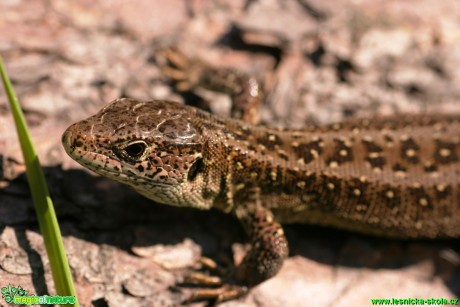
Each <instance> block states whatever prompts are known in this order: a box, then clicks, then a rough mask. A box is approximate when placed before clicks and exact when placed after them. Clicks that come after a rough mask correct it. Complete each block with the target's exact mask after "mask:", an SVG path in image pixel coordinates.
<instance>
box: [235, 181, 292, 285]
mask: <svg viewBox="0 0 460 307" xmlns="http://www.w3.org/2000/svg"><path fill="white" fill-rule="evenodd" d="M251 198H254V199H252V200H250V201H248V202H247V203H244V202H243V204H242V205H239V206H238V207H237V208H236V209H235V215H236V216H237V218H238V219H239V220H240V222H241V223H242V225H243V227H244V229H245V230H246V233H247V234H248V236H249V239H250V242H251V249H250V250H249V251H248V253H247V254H246V256H245V257H244V259H243V261H242V263H241V264H240V265H239V266H238V268H237V278H238V280H240V281H241V282H243V283H245V284H246V285H248V286H250V287H252V286H255V285H258V284H260V283H261V282H263V281H265V280H267V279H269V278H271V277H273V276H274V275H276V273H278V271H279V270H280V269H281V267H282V265H283V262H284V259H286V258H287V256H288V254H289V249H288V243H287V239H286V237H285V235H284V231H283V228H282V226H281V225H280V224H279V223H278V222H277V221H275V219H274V216H273V213H272V212H271V210H270V209H268V208H267V207H264V206H263V204H262V202H261V201H260V192H259V191H258V190H257V191H255V193H252V194H251Z"/></svg>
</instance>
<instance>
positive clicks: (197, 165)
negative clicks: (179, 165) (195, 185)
mask: <svg viewBox="0 0 460 307" xmlns="http://www.w3.org/2000/svg"><path fill="white" fill-rule="evenodd" d="M203 168H204V163H203V158H200V159H198V160H196V161H195V162H194V163H193V164H192V166H191V167H190V169H189V171H188V175H187V180H188V181H193V179H195V177H196V175H198V173H199V172H201V171H202V170H203Z"/></svg>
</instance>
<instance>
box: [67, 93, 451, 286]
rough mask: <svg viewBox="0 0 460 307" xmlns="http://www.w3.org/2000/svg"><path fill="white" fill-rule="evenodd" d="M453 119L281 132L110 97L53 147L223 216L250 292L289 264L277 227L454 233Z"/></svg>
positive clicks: (154, 192) (153, 194)
mask: <svg viewBox="0 0 460 307" xmlns="http://www.w3.org/2000/svg"><path fill="white" fill-rule="evenodd" d="M459 131H460V117H455V116H407V117H399V118H397V119H395V118H388V119H381V120H377V119H376V120H361V121H354V122H348V123H344V124H341V125H332V126H329V127H321V128H317V127H312V128H310V129H308V130H305V131H280V130H273V129H269V128H265V127H260V126H252V125H250V124H248V123H246V122H243V121H239V120H235V119H226V118H220V117H217V116H213V115H211V114H209V113H206V112H204V111H201V110H198V109H195V108H193V107H189V106H185V105H182V104H179V103H175V102H168V101H148V102H139V101H136V100H132V99H118V100H115V101H114V102H112V103H111V104H109V105H108V106H106V107H105V108H104V109H102V110H101V111H100V112H99V113H97V114H96V115H94V116H92V117H90V118H88V119H86V120H83V121H81V122H78V123H76V124H74V125H72V126H70V127H69V128H68V129H67V131H66V132H65V133H64V135H63V138H62V141H63V145H64V148H65V150H66V151H67V153H68V154H69V155H70V156H71V157H72V158H73V159H75V160H76V161H77V162H79V163H80V164H82V165H83V166H85V167H87V168H89V169H91V170H93V171H95V172H97V173H99V174H101V175H103V176H106V177H109V178H111V179H114V180H117V181H120V182H122V183H124V184H126V185H128V186H130V187H131V188H133V189H134V190H136V191H137V192H139V193H141V194H142V195H145V196H146V197H148V198H150V199H152V200H154V201H157V202H160V203H165V204H169V205H175V206H187V207H194V208H198V209H210V208H212V207H215V208H218V209H220V210H223V211H224V212H228V213H232V214H233V215H235V216H236V217H237V218H238V219H239V220H240V221H241V222H242V224H243V226H244V227H245V229H246V231H247V232H248V234H249V237H250V239H251V243H252V250H251V251H250V252H249V253H248V255H247V256H246V258H245V260H244V261H243V263H242V264H241V266H240V268H239V272H238V274H239V277H240V278H241V279H243V280H244V281H245V282H246V283H247V284H248V285H255V284H258V283H260V282H262V281H264V280H266V279H267V278H269V277H271V276H273V275H274V274H276V272H277V271H278V270H279V269H280V267H281V265H282V262H283V259H284V258H286V257H287V255H288V248H287V242H286V239H285V237H284V234H283V230H282V228H281V226H280V224H279V223H292V222H293V223H311V224H320V225H328V226H334V227H338V228H343V229H348V230H354V231H359V232H362V233H366V234H374V235H380V236H390V237H398V238H422V237H424V238H437V237H458V236H460V227H459V225H460V202H459V199H460V163H459V159H458V151H459V138H460V133H459Z"/></svg>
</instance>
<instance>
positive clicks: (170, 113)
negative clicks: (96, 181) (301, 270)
mask: <svg viewBox="0 0 460 307" xmlns="http://www.w3.org/2000/svg"><path fill="white" fill-rule="evenodd" d="M198 112H200V111H198V110H196V109H194V108H191V107H187V106H184V105H182V104H179V103H175V102H169V101H162V100H157V101H148V102H139V101H136V100H133V99H127V98H121V99H117V100H115V101H113V102H111V103H110V104H109V105H107V106H106V107H104V108H103V109H102V110H100V111H99V112H98V113H97V114H95V115H93V116H91V117H89V118H87V119H85V120H83V121H80V122H78V123H75V124H73V125H72V126H70V127H69V128H68V129H67V130H66V131H65V132H64V134H63V136H62V143H63V146H64V148H65V150H66V152H67V154H68V155H69V156H70V157H72V158H73V159H74V160H76V161H77V162H78V163H80V164H81V165H83V166H85V167H87V168H89V169H90V170H92V171H94V172H96V173H98V174H100V175H103V176H105V177H108V178H111V179H114V180H116V181H119V182H122V183H124V184H126V185H128V186H130V187H131V188H133V189H134V190H136V191H137V192H139V193H140V194H142V195H144V196H146V197H148V198H150V199H153V200H155V201H157V202H160V203H167V204H170V205H177V206H192V207H198V208H207V207H209V206H210V204H209V202H210V201H209V200H205V199H202V194H203V193H202V191H200V189H201V188H202V187H203V186H205V185H204V184H203V180H204V176H203V174H202V173H203V172H202V169H203V167H204V166H203V143H204V140H203V136H202V133H201V132H202V131H201V128H200V125H199V118H198V117H199V116H198V115H197V113H198Z"/></svg>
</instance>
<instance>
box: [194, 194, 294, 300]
mask: <svg viewBox="0 0 460 307" xmlns="http://www.w3.org/2000/svg"><path fill="white" fill-rule="evenodd" d="M239 194H240V193H239ZM241 196H242V197H241V198H240V197H237V198H235V199H234V200H233V201H234V202H235V203H236V204H238V205H236V208H235V210H234V213H235V215H236V217H237V218H238V219H239V221H240V222H241V224H242V226H243V227H244V229H245V231H246V233H247V234H248V236H249V240H250V250H249V251H248V252H247V254H246V255H245V257H244V258H243V261H242V262H241V263H240V264H239V265H238V267H237V268H236V273H235V275H236V276H233V277H235V278H236V280H237V281H238V284H239V285H235V284H231V283H225V281H223V280H222V279H220V278H215V277H211V276H208V275H204V274H201V273H197V274H192V275H189V276H188V278H187V279H188V281H190V282H192V283H194V284H197V285H206V286H210V287H212V286H219V287H218V288H214V289H195V290H194V291H192V294H191V296H190V297H189V298H188V300H187V301H196V300H203V299H214V300H215V302H216V303H219V302H222V301H225V300H230V299H235V298H238V297H240V296H242V295H244V294H246V293H247V290H248V288H250V287H254V286H256V285H258V284H260V283H262V282H264V281H266V280H268V279H270V278H271V277H273V276H274V275H276V273H278V271H279V270H280V269H281V267H282V265H283V262H284V259H286V258H287V257H288V254H289V249H288V243H287V239H286V237H285V235H284V231H283V228H282V227H281V225H280V224H279V223H278V222H277V221H275V219H274V217H273V213H272V212H271V210H270V209H268V208H267V207H265V206H264V205H263V204H262V202H261V201H260V192H259V190H258V189H256V190H255V191H251V192H245V193H244V194H242V195H241ZM207 266H208V267H210V265H209V264H208V265H207ZM211 266H215V263H213V264H212V265H211Z"/></svg>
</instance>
